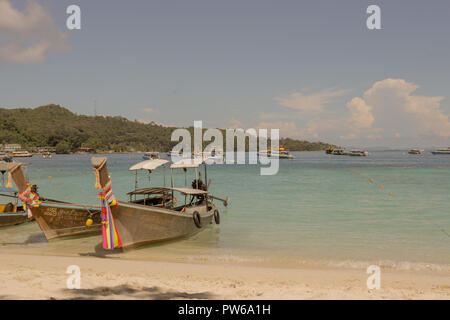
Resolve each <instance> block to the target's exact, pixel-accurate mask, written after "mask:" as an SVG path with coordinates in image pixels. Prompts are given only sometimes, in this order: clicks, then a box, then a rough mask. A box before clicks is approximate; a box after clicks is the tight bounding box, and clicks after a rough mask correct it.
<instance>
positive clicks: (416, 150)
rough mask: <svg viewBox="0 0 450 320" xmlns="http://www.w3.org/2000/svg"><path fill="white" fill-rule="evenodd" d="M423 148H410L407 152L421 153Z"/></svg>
mask: <svg viewBox="0 0 450 320" xmlns="http://www.w3.org/2000/svg"><path fill="white" fill-rule="evenodd" d="M423 151H424V150H423V149H411V150H409V151H408V154H422V152H423Z"/></svg>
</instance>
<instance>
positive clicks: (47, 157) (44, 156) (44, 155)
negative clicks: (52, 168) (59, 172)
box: [42, 152, 52, 159]
mask: <svg viewBox="0 0 450 320" xmlns="http://www.w3.org/2000/svg"><path fill="white" fill-rule="evenodd" d="M42 158H44V159H51V158H52V154H51V153H50V152H46V153H43V154H42Z"/></svg>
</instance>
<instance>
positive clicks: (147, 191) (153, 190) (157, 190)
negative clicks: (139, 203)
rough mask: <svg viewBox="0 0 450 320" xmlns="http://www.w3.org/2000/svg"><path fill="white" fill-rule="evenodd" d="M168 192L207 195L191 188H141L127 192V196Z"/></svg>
mask: <svg viewBox="0 0 450 320" xmlns="http://www.w3.org/2000/svg"><path fill="white" fill-rule="evenodd" d="M170 191H177V192H179V193H182V194H187V195H198V194H206V193H208V192H207V191H204V190H200V189H191V188H143V189H137V190H134V191H131V192H128V193H127V195H138V194H141V195H143V194H161V193H168V192H170Z"/></svg>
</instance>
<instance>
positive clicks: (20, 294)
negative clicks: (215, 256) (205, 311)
mask: <svg viewBox="0 0 450 320" xmlns="http://www.w3.org/2000/svg"><path fill="white" fill-rule="evenodd" d="M0 265H1V266H2V267H1V269H0V281H1V283H2V285H1V287H0V299H450V275H449V274H448V273H440V272H436V271H433V272H428V271H421V272H419V271H399V270H383V269H382V277H381V288H380V289H379V290H368V289H367V286H366V280H367V277H368V275H367V274H366V270H365V269H361V270H359V269H345V268H317V267H314V268H312V267H311V268H310V267H302V268H295V269H292V268H273V267H255V266H245V265H231V264H221V265H218V264H194V263H176V262H164V261H136V260H123V259H119V258H99V257H62V256H42V255H41V256H38V255H19V254H12V253H0ZM69 265H78V266H79V267H80V270H81V289H79V290H69V289H67V286H66V282H67V279H68V277H69V274H66V270H67V267H68V266H69Z"/></svg>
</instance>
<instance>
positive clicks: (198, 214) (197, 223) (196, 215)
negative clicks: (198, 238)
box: [192, 211, 202, 229]
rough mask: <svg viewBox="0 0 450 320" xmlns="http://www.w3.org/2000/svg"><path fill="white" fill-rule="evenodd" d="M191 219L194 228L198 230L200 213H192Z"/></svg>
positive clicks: (200, 221)
mask: <svg viewBox="0 0 450 320" xmlns="http://www.w3.org/2000/svg"><path fill="white" fill-rule="evenodd" d="M192 218H193V219H194V224H195V226H196V227H197V228H199V229H200V228H201V227H202V219H201V217H200V213H198V211H194V213H192Z"/></svg>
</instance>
